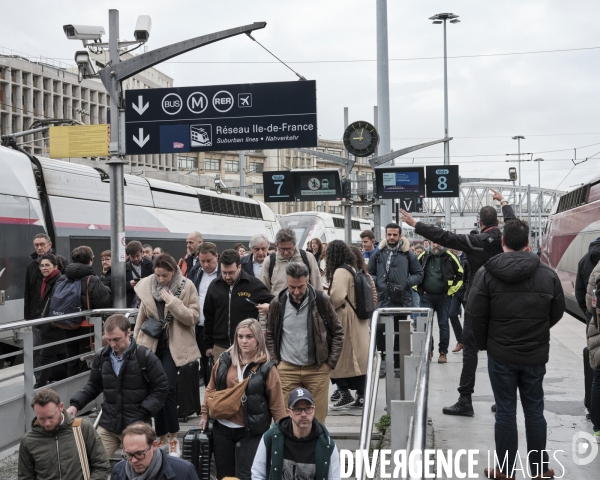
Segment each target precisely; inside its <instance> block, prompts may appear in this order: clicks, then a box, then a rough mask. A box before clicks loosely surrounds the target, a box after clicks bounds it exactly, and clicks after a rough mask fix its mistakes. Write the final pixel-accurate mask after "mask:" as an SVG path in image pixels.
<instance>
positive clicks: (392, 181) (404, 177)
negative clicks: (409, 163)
mask: <svg viewBox="0 0 600 480" xmlns="http://www.w3.org/2000/svg"><path fill="white" fill-rule="evenodd" d="M375 183H376V187H377V196H378V197H379V198H403V197H407V196H411V197H424V196H425V171H424V168H423V167H383V168H376V169H375Z"/></svg>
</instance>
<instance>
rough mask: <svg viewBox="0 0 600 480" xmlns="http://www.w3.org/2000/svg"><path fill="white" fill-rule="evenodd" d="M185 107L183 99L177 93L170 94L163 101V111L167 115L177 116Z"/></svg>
mask: <svg viewBox="0 0 600 480" xmlns="http://www.w3.org/2000/svg"><path fill="white" fill-rule="evenodd" d="M181 107H183V101H182V100H181V97H180V96H179V95H177V94H176V93H169V94H167V95H165V96H164V98H163V99H162V109H163V111H164V112H165V113H166V114H167V115H177V114H178V113H179V112H180V111H181Z"/></svg>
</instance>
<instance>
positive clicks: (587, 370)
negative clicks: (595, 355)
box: [583, 347, 594, 413]
mask: <svg viewBox="0 0 600 480" xmlns="http://www.w3.org/2000/svg"><path fill="white" fill-rule="evenodd" d="M593 379H594V370H593V369H592V367H591V366H590V351H589V350H588V348H587V347H585V348H584V349H583V381H584V383H585V398H584V400H583V404H584V405H585V408H587V410H588V412H589V413H592V380H593Z"/></svg>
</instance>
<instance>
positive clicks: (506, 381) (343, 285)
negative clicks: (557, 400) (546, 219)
mask: <svg viewBox="0 0 600 480" xmlns="http://www.w3.org/2000/svg"><path fill="white" fill-rule="evenodd" d="M493 198H494V199H495V200H497V201H499V202H500V203H501V207H502V213H503V217H504V232H503V233H502V232H501V231H500V229H499V228H498V224H499V220H498V216H497V210H496V208H495V207H484V208H482V210H481V212H480V230H479V231H476V232H472V233H471V234H469V235H459V234H454V233H452V232H449V231H445V230H443V229H441V228H437V227H434V226H431V225H426V224H424V223H421V222H417V221H416V219H414V218H413V217H412V216H411V215H410V214H409V213H407V212H405V211H402V219H403V221H404V222H406V223H407V224H408V225H410V226H413V227H414V228H415V233H416V234H417V235H420V236H422V237H423V238H425V239H426V240H425V241H423V242H422V243H416V244H411V243H410V242H409V241H408V239H406V238H405V237H403V236H402V227H401V224H396V223H390V224H388V225H387V226H386V227H385V238H382V239H380V241H377V238H376V236H375V234H374V233H373V232H372V231H370V230H366V231H364V232H362V233H361V235H360V237H361V243H362V249H359V248H358V247H356V246H350V245H347V244H346V243H344V242H343V241H340V240H335V241H331V242H329V243H328V244H327V243H323V242H322V241H321V240H319V239H312V240H311V241H310V242H309V243H308V244H307V245H306V249H301V248H299V246H298V245H297V238H296V235H295V232H294V231H293V230H292V229H289V228H283V229H281V230H280V231H279V232H277V234H276V237H275V242H274V244H271V243H270V242H269V239H268V238H267V237H266V236H264V235H263V234H256V235H254V236H252V238H251V239H250V242H249V244H248V245H247V246H246V245H243V244H236V245H235V247H234V248H232V249H226V250H224V251H219V249H218V248H217V245H215V244H214V243H211V242H206V241H204V239H203V237H202V234H201V233H200V232H197V231H193V232H191V233H190V234H189V235H188V237H187V239H186V247H187V254H186V255H185V256H184V257H183V258H181V259H180V260H179V261H177V260H175V258H174V257H173V256H171V255H169V254H168V253H166V252H164V251H163V250H162V249H160V248H152V246H151V245H147V244H142V243H140V242H138V241H131V242H129V243H128V244H127V247H126V253H127V255H128V261H127V267H126V281H127V305H128V307H132V308H138V309H139V313H138V315H137V317H136V322H135V326H134V328H133V329H132V328H131V325H130V324H129V320H128V319H127V318H126V317H125V316H122V315H112V316H110V317H109V318H108V319H106V321H105V323H104V338H105V340H106V343H107V346H105V347H103V348H102V349H98V350H97V351H96V353H95V356H94V360H93V362H92V364H91V372H90V377H89V380H88V382H87V384H86V386H85V387H84V388H83V390H81V391H80V392H78V393H77V394H75V395H74V396H73V397H72V398H71V399H70V401H69V406H68V408H66V409H64V408H63V404H62V403H61V401H60V399H59V398H58V396H57V395H56V394H55V393H54V392H52V391H51V390H48V389H44V390H39V391H38V392H37V393H36V396H35V397H34V401H33V404H32V407H33V409H34V410H35V412H36V415H37V419H36V423H34V429H33V430H32V431H31V432H29V433H27V434H26V435H25V437H24V438H23V441H22V443H21V457H22V458H21V461H20V464H19V468H20V470H21V469H22V470H23V471H24V472H25V471H31V469H32V468H35V469H37V468H40V465H42V463H38V462H37V461H36V459H35V458H34V457H35V456H36V455H38V452H39V451H44V449H42V450H39V448H38V447H35V444H36V443H42V442H43V441H44V438H45V437H44V434H43V432H44V431H45V432H62V431H63V430H68V428H67V427H69V426H71V425H72V423H73V422H74V418H75V416H76V415H77V412H78V411H80V410H82V409H83V408H85V406H86V405H87V404H88V403H90V402H91V401H93V400H94V399H95V398H96V397H97V396H98V395H100V393H103V395H104V402H103V403H102V414H101V418H100V421H99V423H98V428H97V434H94V432H93V431H90V428H89V426H85V425H86V423H85V422H84V423H83V424H81V426H80V427H78V428H80V429H81V433H82V435H83V439H84V441H85V442H90V443H89V445H88V444H87V443H86V446H87V448H88V452H95V453H94V455H93V456H90V455H88V456H89V457H90V458H89V460H88V462H87V465H88V468H89V469H90V470H91V471H93V472H98V474H97V476H94V475H95V474H93V475H92V476H91V477H90V478H106V468H107V458H108V457H110V456H112V455H113V454H114V453H115V451H117V449H118V448H119V447H120V446H121V445H122V446H123V452H124V457H125V460H124V461H123V462H121V463H120V464H118V465H117V466H116V467H115V468H114V469H113V473H112V476H113V478H117V479H121V478H128V479H133V478H143V479H144V480H145V479H146V478H147V479H149V480H151V479H154V478H163V477H160V476H157V475H158V472H164V471H165V469H169V471H170V472H176V473H177V478H179V477H180V476H181V478H196V477H195V476H194V475H195V471H194V470H193V469H192V470H190V468H189V467H188V466H187V465H185V462H184V461H183V460H180V459H176V457H179V456H180V455H181V446H180V443H179V440H178V438H177V433H178V432H179V430H180V425H179V419H178V414H177V401H178V400H177V392H176V382H177V376H178V372H179V370H180V369H181V367H183V366H185V365H189V364H190V363H193V362H196V361H198V360H200V364H199V365H200V367H199V372H198V375H199V377H200V379H201V381H202V382H204V384H205V386H206V389H205V393H204V398H203V401H202V408H201V416H200V422H199V426H200V427H201V428H202V429H205V428H207V427H208V425H209V423H210V419H212V420H213V422H212V430H211V436H212V444H213V454H214V459H215V464H216V471H217V477H218V478H220V479H221V478H225V477H236V478H240V479H250V478H265V479H266V478H275V477H279V474H276V473H275V472H277V471H278V469H279V472H282V471H283V470H284V469H295V470H298V469H300V470H298V471H303V472H306V474H307V476H306V477H302V478H339V459H338V458H337V449H336V447H335V443H334V442H333V441H332V440H331V438H330V436H329V433H328V431H327V429H326V427H325V423H326V417H327V413H328V410H329V409H343V408H362V407H363V405H364V393H365V382H366V373H367V363H368V339H369V335H370V329H371V328H376V330H377V346H378V350H380V351H381V352H382V354H383V355H385V353H386V352H385V350H386V348H385V337H384V334H385V328H384V326H383V325H381V324H380V325H377V326H375V325H371V324H370V319H369V318H364V317H365V315H364V314H359V313H358V312H359V311H361V308H360V307H361V306H363V305H364V304H367V303H369V302H371V304H372V305H376V307H378V308H380V307H411V306H412V307H418V306H421V307H425V308H431V309H432V310H433V311H434V312H435V314H436V319H437V326H438V329H439V344H438V358H437V361H438V363H440V364H444V363H446V361H447V355H448V353H449V349H450V324H451V325H452V328H453V331H454V335H455V338H456V341H457V344H456V346H455V347H454V349H453V350H452V352H454V353H459V352H462V358H463V370H462V374H461V378H460V385H459V388H458V390H459V394H460V396H459V399H458V401H457V402H456V404H454V405H452V406H450V407H446V408H445V409H444V413H446V414H450V415H463V416H472V415H474V410H473V406H472V401H471V396H472V394H473V392H474V385H475V372H476V369H477V352H478V351H479V350H487V351H488V370H489V375H490V380H491V383H492V388H493V390H494V396H495V400H496V405H495V411H496V450H497V455H498V458H504V457H503V456H504V455H505V454H508V455H509V460H510V458H511V457H510V456H513V457H514V455H515V454H516V448H517V447H516V445H517V441H516V438H517V429H516V422H515V415H516V410H515V405H516V399H517V390H519V392H520V396H521V402H522V404H523V409H524V411H525V415H526V418H527V423H526V424H527V435H528V442H529V441H530V442H531V445H529V446H528V447H530V448H529V450H532V449H536V450H539V451H540V452H541V451H542V450H544V449H545V442H546V433H545V431H546V424H545V420H544V416H543V389H542V381H543V377H544V373H545V364H546V363H547V361H548V350H549V329H550V328H551V327H552V326H553V325H554V324H555V323H556V322H558V320H560V318H561V317H562V315H563V312H564V309H565V302H564V295H563V292H562V288H561V285H560V281H559V280H558V277H557V276H556V274H555V273H554V272H553V271H552V270H551V269H550V268H548V267H546V266H545V265H543V264H541V262H540V259H539V257H538V256H537V255H536V254H534V253H531V251H530V249H529V246H528V233H529V230H528V225H527V223H526V222H523V221H521V220H519V219H517V218H515V215H514V213H513V211H512V208H511V207H510V206H509V205H508V202H506V201H505V200H504V198H503V197H502V195H501V194H500V193H498V192H495V191H494V192H493ZM598 244H600V239H599V243H598ZM34 247H35V249H36V252H35V254H34V255H32V258H33V260H32V263H31V264H30V266H29V267H28V269H27V291H26V302H25V317H26V318H29V319H31V318H41V317H44V316H50V315H54V314H56V313H57V312H55V311H53V306H55V305H56V303H57V302H55V301H53V296H56V292H57V291H59V290H60V285H61V284H62V282H71V283H76V284H78V286H79V290H78V292H79V296H80V299H79V300H80V305H81V306H82V308H83V309H86V308H106V307H110V305H111V288H110V287H111V278H110V264H111V261H110V260H111V254H110V251H104V252H102V253H101V260H102V271H101V272H100V273H99V274H98V275H96V274H95V273H94V272H93V270H92V267H91V265H92V261H93V252H92V250H91V249H90V248H89V247H78V248H76V249H74V250H73V252H72V254H71V257H72V258H71V260H72V262H71V263H69V264H67V262H66V261H65V259H64V258H62V257H59V256H56V255H55V254H54V253H53V251H52V244H51V241H50V238H49V237H47V236H46V235H44V234H40V235H37V236H36V238H35V239H34ZM596 247H597V245H596V246H594V250H593V255H596V257H597V256H598V253H597V250H598V251H600V249H597V248H596ZM590 252H592V248H591V247H590ZM594 258H595V257H594ZM585 265H586V268H587V270H588V271H589V273H586V274H587V275H588V277H589V278H590V280H589V281H590V282H592V281H596V279H597V278H600V268H599V267H597V266H594V268H592V269H590V268H589V266H588V264H587V263H586V264H585ZM598 265H600V264H598ZM361 274H362V275H363V277H362V278H367V279H368V282H369V283H370V287H369V289H368V292H369V293H368V295H367V296H371V295H372V297H371V298H369V299H368V301H367V300H366V296H365V290H364V289H363V290H361V291H360V292H359V290H358V289H357V284H358V282H359V281H358V280H357V278H358V277H357V276H358V275H361ZM586 281H587V280H586ZM590 285H591V284H590ZM595 287H596V286H595V284H594V288H595ZM63 290H64V289H63ZM61 291H62V290H61ZM587 293H588V295H587V297H588V298H589V301H587V300H588V299H586V298H584V299H583V302H586V303H585V304H586V308H587V307H588V306H589V316H590V319H591V320H592V321H591V322H590V329H589V331H588V335H589V336H590V361H591V362H593V363H594V364H598V365H600V360H599V359H600V353H598V352H600V341H599V340H598V339H599V338H600V333H599V332H600V330H599V329H598V327H597V322H596V320H595V318H594V315H593V309H592V301H591V299H592V297H593V296H594V295H595V294H596V293H595V291H593V292H592V291H591V290H590V291H588V292H587ZM508 298H510V301H507V299H508ZM588 304H589V305H588ZM463 309H464V311H465V321H464V325H461V321H460V312H461V310H463ZM58 313H60V312H58ZM399 318H403V317H400V316H397V317H396V319H399ZM395 324H396V325H398V323H397V322H395ZM90 328H92V327H89V326H87V325H85V324H79V325H76V326H75V328H72V329H64V328H60V326H56V325H55V324H45V325H44V326H43V328H41V329H40V330H39V331H38V333H37V337H36V344H37V345H42V344H45V343H49V342H56V341H58V340H60V339H64V338H68V337H69V336H73V337H75V336H80V335H81V332H82V329H87V330H86V331H89V329H90ZM395 328H397V327H395ZM71 344H73V345H71ZM66 345H67V347H66V349H67V350H68V351H64V350H63V349H61V346H60V345H59V346H56V345H53V346H50V347H48V348H42V349H41V350H40V356H39V358H38V359H37V360H36V362H38V363H37V364H38V365H46V364H48V363H50V362H52V361H53V359H54V358H57V357H58V358H67V357H71V356H74V355H77V354H78V353H81V352H84V351H85V349H86V348H87V349H88V351H89V349H90V348H91V347H93V346H90V345H89V342H88V343H86V339H84V340H83V341H81V340H79V341H75V342H70V343H68V344H66ZM394 350H395V351H397V350H398V337H397V336H395V348H394ZM431 354H432V355H433V352H432V353H431ZM61 356H62V357H61ZM81 365H84V363H83V362H79V361H78V360H77V361H73V362H69V364H68V366H69V375H72V374H75V373H79V368H80V367H81ZM76 367H77V368H76ZM394 367H395V369H397V368H398V367H399V358H398V355H397V354H396V355H394ZM48 370H49V369H48ZM596 371H600V370H596ZM385 374H386V372H385V370H383V369H382V372H380V375H382V376H385ZM49 380H50V374H49V373H46V370H42V372H41V373H40V375H39V377H38V378H37V379H36V381H37V383H36V386H37V387H41V386H44V385H46V384H47V383H48V381H49ZM331 384H333V385H335V390H334V392H333V394H332V395H331V396H329V392H330V385H331ZM593 392H594V393H593V395H592V400H591V404H592V407H593V406H594V404H595V405H596V406H597V407H599V408H598V411H594V410H593V408H592V420H593V422H594V429H596V426H598V431H599V433H598V436H600V405H599V404H600V402H599V401H598V400H597V398H600V375H599V376H596V375H594V387H593ZM594 400H596V401H595V402H594ZM330 402H331V403H330ZM152 419H153V421H154V429H152V428H151V427H150V425H151V424H152ZM273 422H275V423H273ZM46 438H48V437H47V436H46ZM57 438H58V437H57ZM57 441H58V440H57ZM284 445H285V446H284ZM163 446H164V447H165V449H166V450H167V451H168V452H169V454H170V455H167V454H165V452H164V451H163V449H161V447H163ZM307 447H308V448H307ZM44 448H45V449H46V450H49V449H50V447H48V446H46V447H44ZM278 452H279V453H278ZM107 454H108V457H107ZM46 455H47V456H49V457H52V459H46V460H45V463H43V465H45V466H46V467H47V466H48V465H50V464H52V462H54V463H57V464H58V466H59V468H60V467H61V466H62V465H63V463H62V461H63V460H62V459H60V458H59V459H56V458H54V457H55V456H56V455H50V454H48V452H47V451H46ZM71 456H72V457H74V454H73V452H71ZM75 460H76V459H74V460H71V459H69V461H75ZM529 462H530V464H531V468H532V470H531V471H533V472H536V473H537V474H538V475H542V474H543V475H544V477H546V478H548V475H549V474H551V473H553V472H552V470H551V469H549V468H546V467H547V465H548V458H547V455H545V454H544V453H540V454H539V455H538V456H535V455H533V456H531V457H530V458H529ZM32 465H33V466H32ZM188 465H189V464H188ZM46 467H44V468H46ZM161 469H162V470H161ZM146 472H151V474H150V473H146ZM486 474H487V475H488V477H490V478H512V476H511V475H510V472H507V471H505V469H504V466H498V467H496V468H495V469H493V470H490V471H486ZM315 475H317V477H315ZM23 478H34V477H23ZM63 478H66V477H63ZM73 478H75V477H73ZM164 478H170V477H164ZM285 478H287V477H285ZM290 478H291V477H290ZM294 478H295V477H294Z"/></svg>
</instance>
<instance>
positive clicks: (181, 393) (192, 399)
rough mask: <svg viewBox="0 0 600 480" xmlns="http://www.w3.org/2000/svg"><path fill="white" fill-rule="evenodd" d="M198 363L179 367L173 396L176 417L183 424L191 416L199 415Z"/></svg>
mask: <svg viewBox="0 0 600 480" xmlns="http://www.w3.org/2000/svg"><path fill="white" fill-rule="evenodd" d="M199 368H200V365H199V363H198V361H195V362H192V363H188V364H187V365H184V366H183V367H179V371H178V372H177V383H176V386H175V395H176V399H177V416H178V417H179V418H181V419H182V420H183V421H184V422H187V420H188V417H191V416H192V415H194V414H196V415H200V377H199V376H198V370H199Z"/></svg>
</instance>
